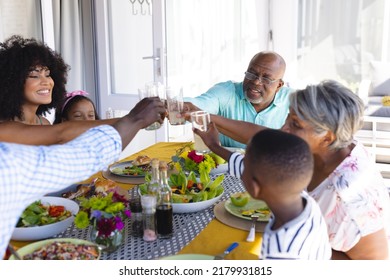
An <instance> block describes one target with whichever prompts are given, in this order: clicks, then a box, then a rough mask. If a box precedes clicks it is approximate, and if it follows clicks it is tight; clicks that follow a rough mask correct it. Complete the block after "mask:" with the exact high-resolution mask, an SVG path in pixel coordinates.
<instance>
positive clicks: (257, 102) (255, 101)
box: [245, 92, 264, 104]
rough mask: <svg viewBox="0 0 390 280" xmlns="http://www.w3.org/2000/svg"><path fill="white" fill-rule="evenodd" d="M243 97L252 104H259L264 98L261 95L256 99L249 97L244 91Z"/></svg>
mask: <svg viewBox="0 0 390 280" xmlns="http://www.w3.org/2000/svg"><path fill="white" fill-rule="evenodd" d="M245 99H246V100H248V101H249V102H250V103H252V104H260V103H261V102H263V100H264V98H263V97H259V98H258V99H250V98H249V97H248V95H247V94H246V92H245Z"/></svg>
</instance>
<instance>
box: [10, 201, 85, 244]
mask: <svg viewBox="0 0 390 280" xmlns="http://www.w3.org/2000/svg"><path fill="white" fill-rule="evenodd" d="M39 200H40V201H41V203H42V204H43V205H53V206H64V207H65V209H66V210H68V211H70V212H71V213H72V215H70V217H67V218H66V219H64V220H61V221H58V222H54V223H51V224H47V225H41V226H31V227H16V228H15V229H14V231H13V233H12V237H11V239H12V240H18V241H28V240H40V239H46V238H49V237H52V236H54V235H56V234H59V233H61V232H63V231H65V230H66V229H67V228H68V227H69V226H70V225H71V224H72V223H73V220H74V216H75V215H76V214H77V213H78V211H79V205H78V204H77V203H76V202H74V201H72V200H70V199H66V198H62V197H51V196H44V197H42V198H40V199H39Z"/></svg>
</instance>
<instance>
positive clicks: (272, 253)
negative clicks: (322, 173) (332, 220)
mask: <svg viewBox="0 0 390 280" xmlns="http://www.w3.org/2000/svg"><path fill="white" fill-rule="evenodd" d="M302 199H303V200H305V201H306V203H305V208H304V210H303V211H302V213H301V214H300V215H299V216H298V217H296V218H294V219H293V220H291V221H289V222H287V223H286V224H284V225H283V226H281V227H279V228H278V229H276V230H272V229H271V228H272V226H273V224H274V222H275V220H274V217H273V216H271V218H270V221H269V222H268V224H267V225H266V227H265V230H264V234H263V242H262V244H261V253H260V258H261V259H293V260H329V259H330V258H331V256H332V249H331V247H330V243H329V238H328V232H327V228H326V223H325V220H324V218H323V217H322V214H321V210H320V208H319V206H318V205H317V203H316V202H315V200H314V199H313V198H311V197H310V196H309V195H308V194H307V193H302Z"/></svg>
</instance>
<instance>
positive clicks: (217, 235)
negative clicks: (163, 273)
mask: <svg viewBox="0 0 390 280" xmlns="http://www.w3.org/2000/svg"><path fill="white" fill-rule="evenodd" d="M186 145H187V146H188V142H158V143H156V144H153V145H151V146H149V147H147V148H145V149H143V150H140V151H139V152H137V153H134V154H132V155H130V156H128V157H126V158H123V159H121V160H120V161H118V162H125V161H131V160H134V159H136V158H137V157H138V156H140V155H147V156H149V157H150V158H158V159H159V160H162V161H166V162H170V161H171V159H172V156H173V155H175V154H176V153H177V151H179V150H180V149H181V148H183V147H184V146H186ZM212 176H213V175H211V177H212ZM96 178H101V179H110V180H113V181H115V182H116V184H117V185H118V186H119V187H120V188H122V189H123V190H125V191H127V192H128V193H129V195H130V196H137V195H139V193H138V191H137V186H138V185H139V184H140V183H142V182H141V181H138V180H139V179H137V180H133V181H131V180H127V178H124V177H121V176H118V175H114V174H112V173H111V172H110V171H109V169H107V170H102V171H100V172H98V173H96V174H94V175H92V176H91V177H90V178H89V179H87V180H85V181H83V182H79V183H80V184H88V183H91V182H92V181H93V180H95V179H96ZM222 184H223V187H224V193H223V195H222V197H221V199H220V201H218V202H216V203H215V204H214V205H212V206H211V207H209V208H207V209H204V210H202V211H198V212H193V213H174V214H173V231H174V232H173V236H172V237H171V238H168V239H159V238H158V239H157V240H155V241H153V242H150V241H149V242H147V241H144V240H143V238H142V237H135V236H133V235H131V221H130V220H129V221H126V224H125V238H124V241H123V243H122V245H121V246H120V247H119V248H118V249H117V250H116V251H114V252H112V253H105V252H103V253H102V255H101V259H103V260H132V259H133V260H150V259H161V258H162V259H163V258H164V257H168V256H174V257H177V258H180V257H183V258H185V257H187V256H190V255H194V254H201V255H209V256H215V255H218V254H221V253H223V252H224V251H225V250H226V249H227V248H228V247H229V245H230V244H232V243H233V242H237V243H238V244H239V245H238V247H237V248H236V249H234V250H233V251H232V252H231V253H230V254H228V255H227V256H226V257H225V259H229V260H256V259H259V254H260V247H261V240H262V232H263V230H264V226H265V224H266V223H265V222H257V223H256V233H255V240H254V242H247V241H246V238H247V236H248V232H249V228H250V225H251V221H250V220H245V219H240V218H237V217H235V216H233V215H231V214H229V213H227V211H226V210H225V207H224V203H225V202H226V201H227V200H229V199H230V195H231V194H233V193H236V192H243V191H245V188H244V186H243V183H242V181H241V179H239V178H236V177H233V176H230V175H229V174H227V173H225V178H224V181H223V183H222ZM90 230H91V228H90V227H89V228H86V229H78V228H77V227H76V226H75V225H74V224H72V225H71V226H69V227H68V228H67V229H66V230H65V231H64V232H62V233H60V234H58V235H56V236H54V237H53V238H77V239H84V240H89V235H90ZM32 242H34V241H16V240H11V244H12V245H13V246H14V247H15V248H21V247H23V246H25V245H27V244H30V243H32ZM181 255H182V256H181Z"/></svg>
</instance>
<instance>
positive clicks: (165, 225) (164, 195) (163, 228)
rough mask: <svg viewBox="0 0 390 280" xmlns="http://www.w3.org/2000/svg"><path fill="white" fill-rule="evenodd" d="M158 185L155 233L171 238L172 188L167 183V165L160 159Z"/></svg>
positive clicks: (160, 236)
mask: <svg viewBox="0 0 390 280" xmlns="http://www.w3.org/2000/svg"><path fill="white" fill-rule="evenodd" d="M159 169H160V186H159V188H158V193H157V209H156V220H157V234H158V237H159V238H171V237H172V234H173V211H172V190H171V188H170V187H169V185H168V175H167V173H168V165H167V163H166V162H164V161H160V165H159Z"/></svg>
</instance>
